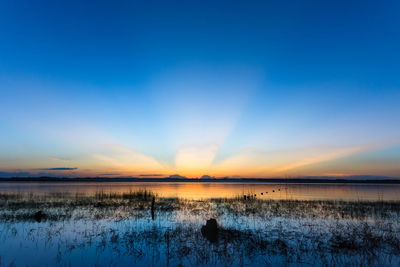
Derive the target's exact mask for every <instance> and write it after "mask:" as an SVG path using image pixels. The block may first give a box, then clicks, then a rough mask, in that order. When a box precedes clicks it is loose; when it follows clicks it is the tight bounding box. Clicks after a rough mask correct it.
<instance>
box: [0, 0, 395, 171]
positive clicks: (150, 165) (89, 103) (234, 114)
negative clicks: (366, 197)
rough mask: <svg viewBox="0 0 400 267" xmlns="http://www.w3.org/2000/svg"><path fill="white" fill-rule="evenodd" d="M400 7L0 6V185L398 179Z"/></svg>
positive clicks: (79, 3) (76, 3)
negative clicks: (95, 180) (125, 179)
mask: <svg viewBox="0 0 400 267" xmlns="http://www.w3.org/2000/svg"><path fill="white" fill-rule="evenodd" d="M399 11H400V3H399V2H398V1H337V0H336V1H329V0H328V1H206V0H202V1H73V0H72V1H71V0H69V1H41V0H38V1H28V0H27V1H23V0H14V1H9V0H3V1H0V177H5V176H10V175H13V176H40V175H54V176H70V177H79V176H105V177H117V176H135V177H136V176H140V177H150V176H151V175H155V176H156V177H158V176H168V175H172V174H180V175H184V176H187V177H200V176H202V175H210V176H216V177H225V176H229V177H299V176H348V175H382V176H390V177H400V66H399V62H400V49H399V47H400V16H398V14H399Z"/></svg>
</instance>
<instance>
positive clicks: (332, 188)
mask: <svg viewBox="0 0 400 267" xmlns="http://www.w3.org/2000/svg"><path fill="white" fill-rule="evenodd" d="M138 189H147V190H150V191H152V192H154V193H155V194H157V195H158V196H160V197H179V198H188V199H207V198H221V197H226V198H231V197H237V196H243V195H244V194H252V195H254V194H256V195H257V197H258V198H262V199H298V200H348V201H356V200H368V201H380V200H384V201H389V200H400V184H358V183H354V184H347V183H342V184H340V183H331V184H326V183H324V184H316V183H309V184H305V183H299V184H293V183H290V184H284V183H204V182H202V183H185V182H183V183H167V182H0V193H17V192H25V193H26V192H32V193H35V194H46V193H51V192H53V193H55V192H64V193H65V192H67V193H83V194H89V195H90V194H94V193H95V192H98V191H103V192H116V193H124V192H129V191H135V190H138ZM273 191H275V192H273ZM267 192H268V193H267ZM261 193H263V194H262V195H261Z"/></svg>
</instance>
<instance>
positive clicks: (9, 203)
mask: <svg viewBox="0 0 400 267" xmlns="http://www.w3.org/2000/svg"><path fill="white" fill-rule="evenodd" d="M0 207H1V210H0V266H9V265H14V264H15V265H24V266H25V265H27V264H28V265H45V264H47V265H69V264H71V265H76V264H86V265H95V264H96V265H98V266H101V265H104V266H106V265H129V264H136V265H143V266H148V265H150V266H151V265H157V266H159V265H167V266H168V265H170V266H176V265H183V266H198V265H203V266H206V265H207V266H208V265H218V266H227V265H233V266H242V265H249V264H252V265H256V266H257V265H263V266H264V265H266V264H274V265H309V264H318V265H328V266H329V265H350V264H351V265H376V266H385V265H386V266H389V265H398V264H399V263H400V202H383V201H381V202H359V201H357V202H344V201H300V200H268V199H264V200H258V199H254V198H253V199H246V200H245V199H243V197H242V196H238V197H237V198H231V199H205V200H187V199H179V198H160V197H157V196H156V195H155V194H153V193H151V192H149V191H145V190H142V191H135V192H129V193H123V194H118V193H104V192H97V193H96V194H94V195H83V194H60V193H54V194H46V195H34V194H0ZM211 218H213V219H215V222H214V220H210V219H211ZM207 220H209V221H208V222H207V225H206V221H207ZM208 227H212V228H210V229H211V230H208V229H207V228H208ZM207 231H211V232H210V233H212V235H211V236H209V235H208V234H207V233H206V232H207ZM29 254H32V255H36V257H35V256H33V258H30V259H29V260H27V258H26V257H23V255H29Z"/></svg>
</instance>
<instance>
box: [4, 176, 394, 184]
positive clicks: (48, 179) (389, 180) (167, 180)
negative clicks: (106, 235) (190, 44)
mask: <svg viewBox="0 0 400 267" xmlns="http://www.w3.org/2000/svg"><path fill="white" fill-rule="evenodd" d="M1 182H106V183H107V182H137V183H142V182H144V183H154V182H160V183H293V184H295V183H304V184H310V183H316V184H320V183H325V184H343V183H345V184H354V183H356V184H400V179H398V178H387V179H339V178H332V179H328V178H223V179H196V178H193V179H192V178H190V179H189V178H187V179H185V178H109V177H105V178H101V177H95V178H94V177H82V178H59V177H12V178H0V183H1Z"/></svg>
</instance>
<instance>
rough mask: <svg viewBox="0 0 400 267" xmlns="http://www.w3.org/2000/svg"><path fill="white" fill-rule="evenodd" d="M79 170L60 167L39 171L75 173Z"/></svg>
mask: <svg viewBox="0 0 400 267" xmlns="http://www.w3.org/2000/svg"><path fill="white" fill-rule="evenodd" d="M77 169H78V168H67V167H59V168H43V169H39V170H41V171H73V170H77Z"/></svg>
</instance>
